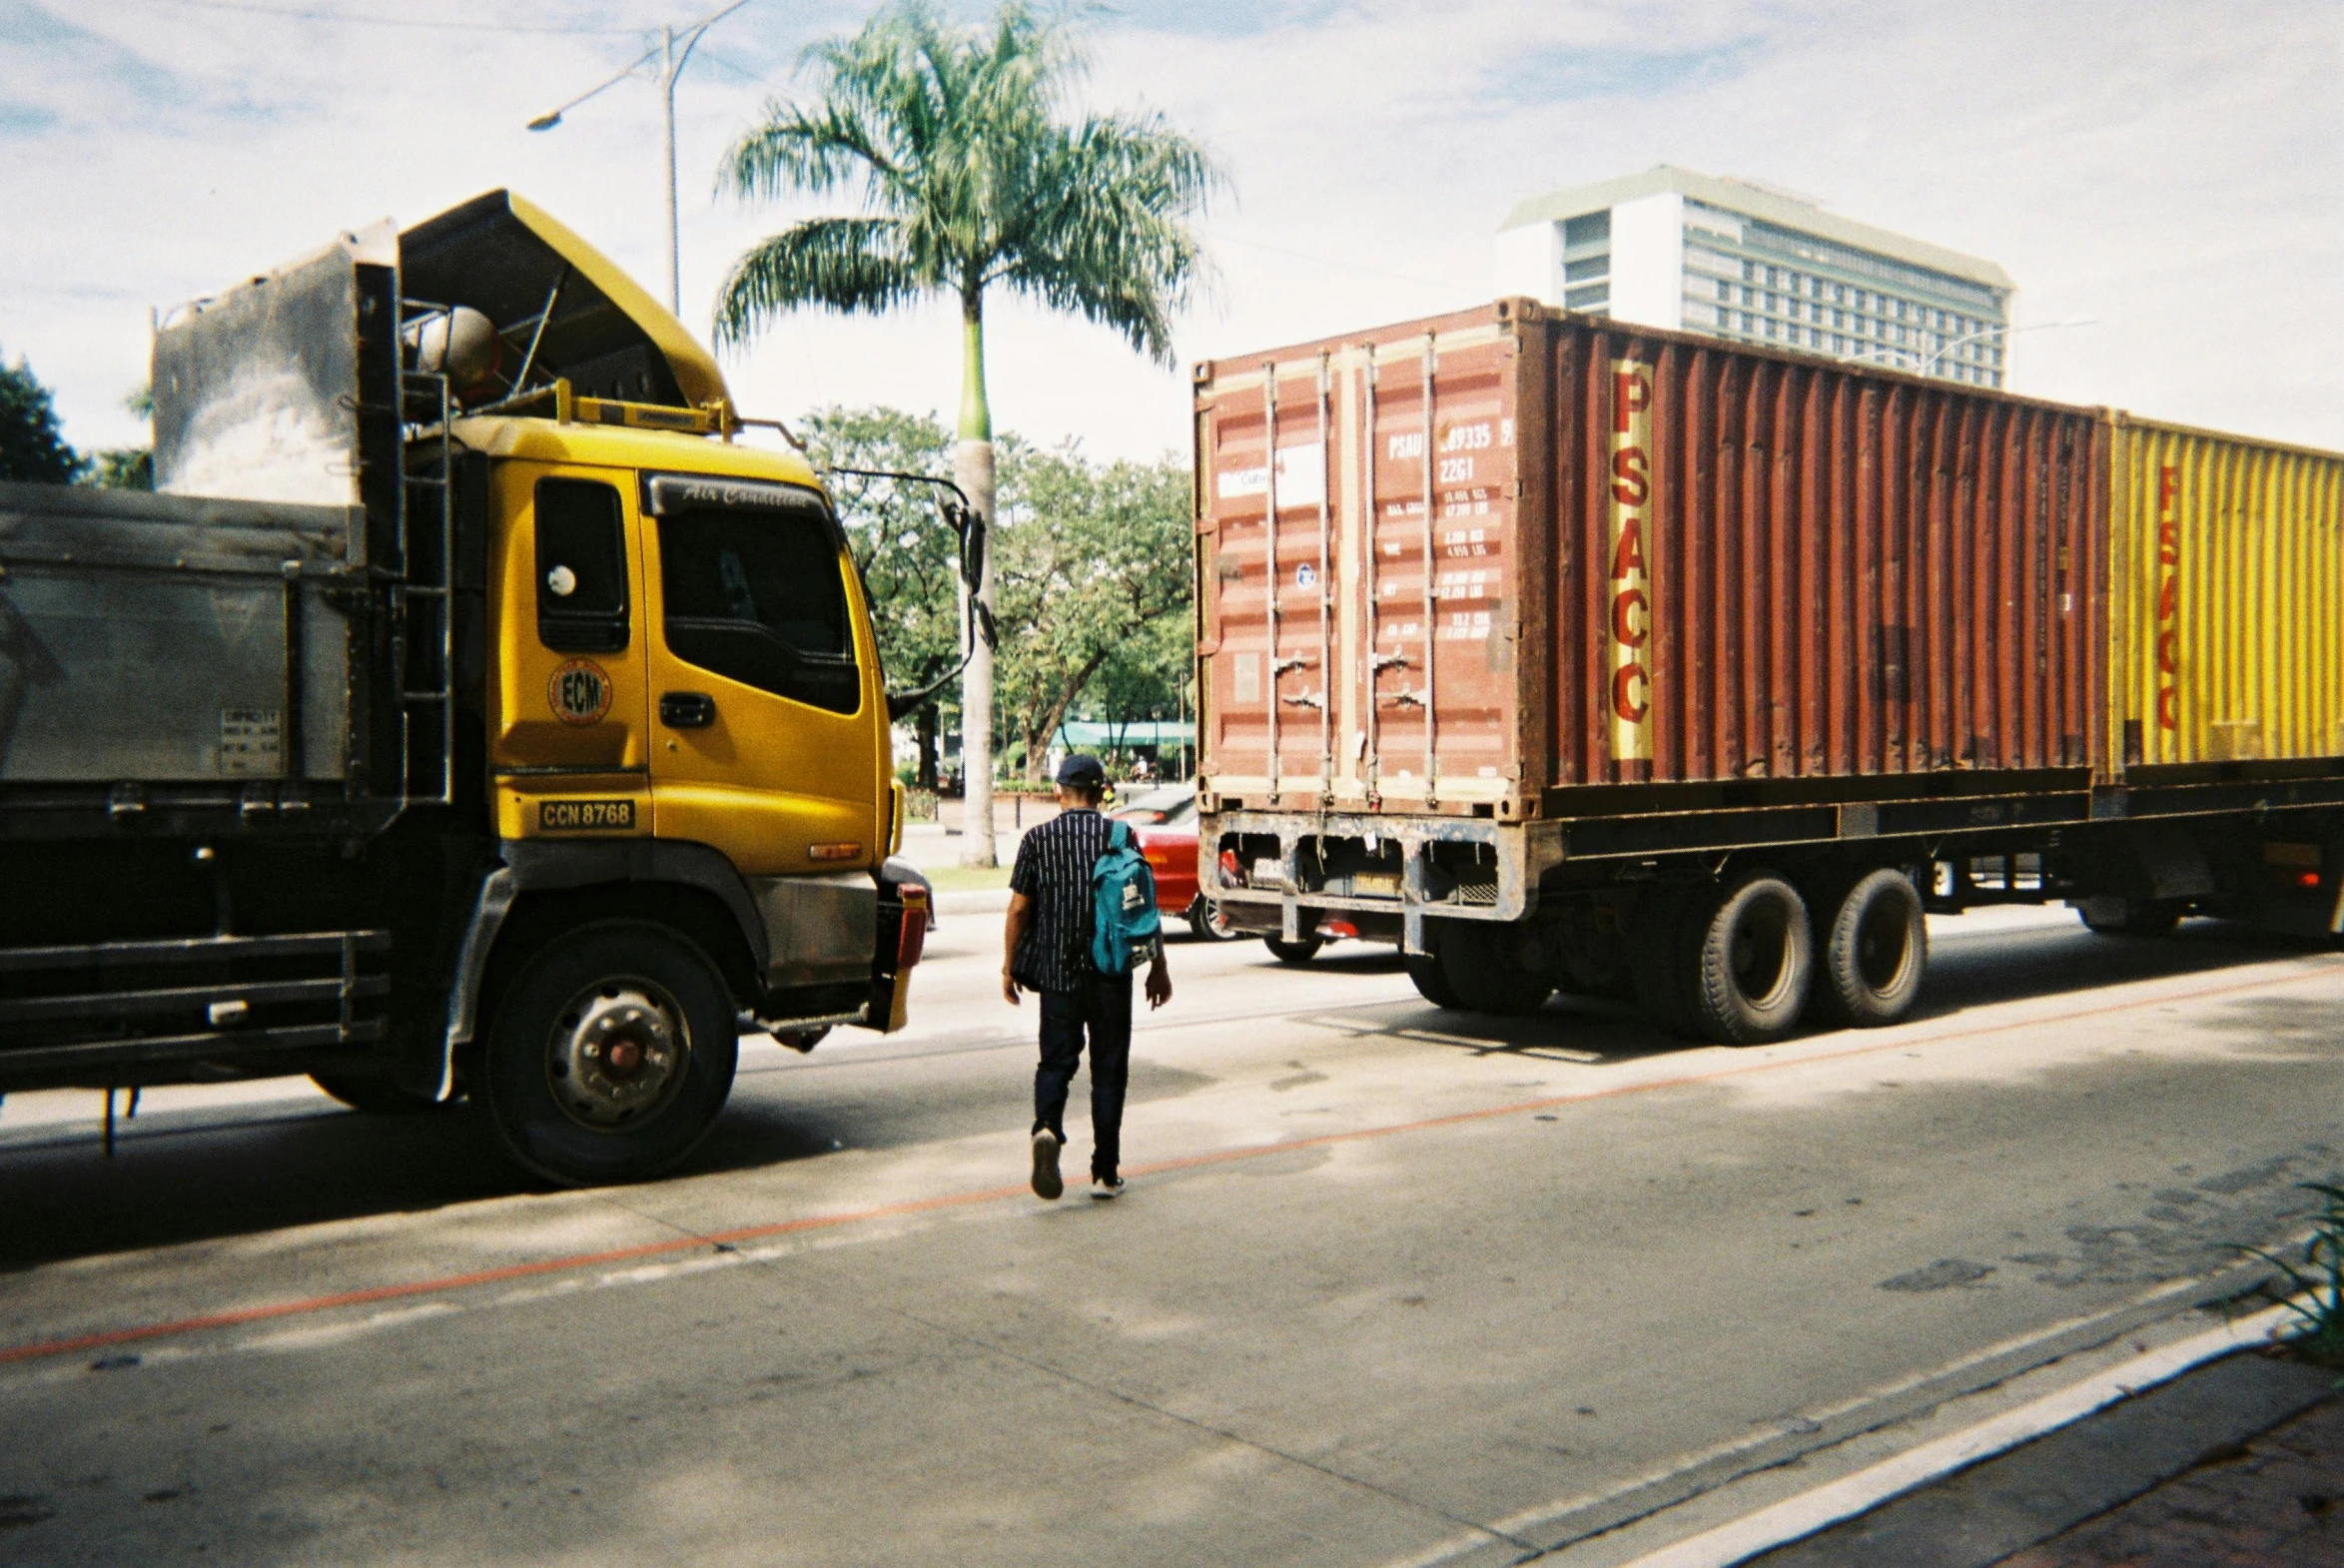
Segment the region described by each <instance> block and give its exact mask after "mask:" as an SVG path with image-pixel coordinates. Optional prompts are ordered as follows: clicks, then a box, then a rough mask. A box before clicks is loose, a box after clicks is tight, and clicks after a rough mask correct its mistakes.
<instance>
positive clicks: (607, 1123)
mask: <svg viewBox="0 0 2344 1568" xmlns="http://www.w3.org/2000/svg"><path fill="white" fill-rule="evenodd" d="M739 1053H740V1024H739V1011H738V1009H737V1008H736V1007H735V1006H734V1004H733V999H732V994H731V992H730V991H729V990H727V988H726V986H725V984H724V978H723V976H721V975H720V974H718V973H717V970H716V966H715V965H714V964H712V963H710V962H709V961H708V957H707V955H706V954H704V953H702V952H701V951H700V949H699V948H698V947H697V946H695V945H694V944H693V943H692V942H690V941H689V940H687V939H686V938H684V937H683V936H681V935H679V934H678V933H676V932H675V931H673V930H670V929H669V928H667V927H665V926H659V925H653V924H651V923H649V922H647V921H634V920H608V921H597V922H595V923H593V924H591V925H586V926H580V927H578V928H577V929H576V930H573V931H569V932H565V933H563V934H562V935H561V936H559V937H557V938H555V939H554V940H553V941H551V942H549V943H547V944H546V945H545V946H544V947H543V948H541V949H540V950H539V951H538V952H537V953H535V954H534V955H533V956H531V957H530V958H529V960H528V961H527V962H526V963H525V964H523V965H522V966H521V969H520V972H519V973H518V974H517V975H515V976H514V977H513V980H512V984H511V985H510V986H509V987H507V988H506V989H505V992H504V995H503V998H502V1000H501V1001H500V1002H499V1003H498V1005H497V1009H496V1017H495V1020H494V1022H493V1024H492V1025H491V1028H490V1033H489V1037H488V1054H487V1063H486V1068H485V1071H484V1073H483V1075H482V1077H483V1078H484V1080H485V1087H486V1089H487V1096H486V1098H487V1102H488V1111H489V1116H490V1120H491V1121H493V1122H494V1123H495V1125H496V1133H497V1136H498V1137H499V1138H500V1139H501V1140H503V1143H504V1147H505V1150H506V1152H507V1153H509V1154H510V1155H511V1156H512V1158H513V1159H514V1160H516V1161H518V1162H520V1164H522V1165H523V1166H526V1167H527V1168H528V1169H529V1170H531V1171H534V1172H536V1173H537V1174H538V1175H539V1176H545V1177H548V1178H549V1179H551V1180H554V1181H559V1182H562V1183H564V1184H566V1185H587V1184H593V1183H600V1182H610V1181H632V1180H636V1179H638V1178H640V1177H643V1176H651V1175H653V1174H655V1173H657V1172H660V1171H663V1170H665V1169H667V1168H668V1167H670V1166H672V1165H674V1164H675V1163H676V1162H678V1161H680V1160H682V1159H683V1158H684V1156H686V1155H688V1154H690V1153H691V1152H692V1148H693V1146H694V1145H696V1144H698V1143H699V1142H700V1140H701V1139H702V1138H703V1137H705V1136H706V1135H707V1132H708V1130H709V1128H710V1127H712V1126H714V1125H715V1122H716V1114H717V1113H718V1112H719V1111H721V1110H723V1109H724V1101H725V1097H726V1096H727V1095H728V1094H730V1093H731V1091H732V1075H733V1066H734V1064H735V1062H736V1061H737V1060H738V1058H739Z"/></svg>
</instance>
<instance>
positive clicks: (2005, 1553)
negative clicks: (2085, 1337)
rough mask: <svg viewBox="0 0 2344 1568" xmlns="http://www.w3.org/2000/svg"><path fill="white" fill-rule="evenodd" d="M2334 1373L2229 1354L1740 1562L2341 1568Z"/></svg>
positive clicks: (1855, 1567)
mask: <svg viewBox="0 0 2344 1568" xmlns="http://www.w3.org/2000/svg"><path fill="white" fill-rule="evenodd" d="M2337 1381H2338V1374H2337V1373H2335V1372H2333V1371H2328V1370H2323V1369H2321V1368H2318V1367H2313V1366H2307V1365H2305V1364H2303V1363H2301V1362H2297V1361H2293V1360H2288V1359H2285V1358H2283V1357H2280V1356H2277V1355H2274V1354H2271V1353H2268V1352H2262V1351H2242V1352H2239V1353H2236V1354H2231V1355H2225V1356H2223V1357H2221V1358H2220V1359H2218V1360H2213V1361H2208V1362H2206V1363H2204V1364H2202V1365H2200V1366H2198V1367H2197V1368H2195V1369H2194V1370H2192V1371H2189V1372H2187V1373H2184V1374H2183V1375H2181V1376H2179V1377H2177V1378H2174V1379H2173V1380H2172V1381H2170V1382H2167V1383H2163V1384H2161V1385H2159V1386H2156V1387H2153V1388H2149V1389H2146V1390H2143V1391H2142V1392H2140V1393H2138V1394H2136V1395H2134V1396H2133V1397H2131V1398H2129V1399H2125V1400H2123V1401H2121V1402H2119V1403H2116V1404H2112V1405H2107V1406H2105V1407H2103V1408H2101V1409H2100V1410H2098V1411H2096V1412H2094V1413H2093V1414H2091V1415H2089V1416H2086V1417H2084V1418H2083V1419H2081V1420H2078V1421H2075V1422H2073V1423H2071V1424H2069V1425H2066V1426H2063V1427H2059V1428H2057V1429H2055V1430H2053V1431H2050V1432H2046V1433H2045V1434H2044V1435H2043V1436H2041V1437H2038V1438H2036V1439H2034V1440H2033V1441H2032V1442H2028V1443H2025V1444H2023V1445H2021V1446H2019V1447H2016V1448H2012V1449H2010V1450H2008V1451H2006V1452H2003V1453H2001V1454H1998V1455H1995V1456H1994V1457H1992V1458H1989V1459H1986V1460H1984V1461H1982V1462H1980V1463H1978V1464H1974V1465H1971V1466H1969V1467H1968V1468H1966V1469H1962V1470H1959V1471H1956V1472H1954V1473H1953V1474H1952V1475H1948V1476H1946V1477H1945V1478H1943V1479H1941V1480H1938V1481H1935V1482H1932V1483H1930V1484H1929V1485H1926V1486H1923V1487H1920V1488H1918V1489H1916V1490H1914V1491H1911V1492H1907V1493H1905V1494H1903V1495H1901V1496H1898V1497H1895V1498H1892V1499H1891V1500H1889V1501H1888V1502H1886V1503H1883V1504H1881V1505H1880V1506H1879V1507H1877V1508H1874V1509H1872V1510H1871V1511H1870V1512H1868V1513H1864V1514H1860V1515H1858V1516H1856V1517H1855V1518H1852V1519H1849V1520H1846V1521H1844V1522H1843V1523H1841V1524H1838V1525H1835V1526H1833V1527H1831V1528H1830V1529H1827V1530H1823V1531H1820V1532H1818V1533H1817V1534H1814V1535H1810V1536H1807V1537H1805V1538H1804V1539H1801V1540H1797V1541H1792V1542H1790V1543H1788V1544H1786V1545H1783V1546H1779V1547H1776V1548H1774V1549H1773V1550H1771V1551H1765V1552H1761V1553H1759V1554H1758V1555H1757V1556H1755V1557H1749V1558H1745V1559H1743V1560H1742V1568H2344V1394H2339V1392H2338V1390H2337V1386H2336V1385H2337Z"/></svg>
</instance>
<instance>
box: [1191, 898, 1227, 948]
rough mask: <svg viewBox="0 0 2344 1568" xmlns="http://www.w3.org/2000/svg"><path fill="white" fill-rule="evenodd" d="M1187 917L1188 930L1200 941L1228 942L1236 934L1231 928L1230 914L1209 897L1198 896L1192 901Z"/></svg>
mask: <svg viewBox="0 0 2344 1568" xmlns="http://www.w3.org/2000/svg"><path fill="white" fill-rule="evenodd" d="M1187 918H1188V930H1189V931H1190V932H1191V933H1192V934H1193V935H1194V936H1195V938H1196V940H1197V941H1199V942H1226V941H1227V940H1228V939H1229V938H1231V937H1233V936H1235V935H1236V933H1235V932H1233V931H1231V930H1229V918H1228V916H1226V915H1224V914H1222V913H1221V912H1220V906H1219V905H1218V904H1215V903H1213V902H1212V900H1210V899H1208V898H1203V897H1198V898H1196V899H1195V900H1193V901H1192V902H1190V904H1189V905H1188V917H1187Z"/></svg>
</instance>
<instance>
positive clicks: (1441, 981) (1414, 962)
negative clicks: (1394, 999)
mask: <svg viewBox="0 0 2344 1568" xmlns="http://www.w3.org/2000/svg"><path fill="white" fill-rule="evenodd" d="M1400 967H1401V968H1402V969H1405V970H1406V971H1407V972H1408V981H1409V984H1411V985H1413V986H1414V987H1415V988H1416V994H1417V995H1418V996H1420V997H1422V998H1423V999H1424V1000H1425V1001H1427V1002H1429V1003H1431V1004H1432V1005H1433V1006H1434V1007H1436V1008H1451V1009H1458V1010H1461V1009H1463V1007H1464V1006H1465V999H1464V998H1463V997H1460V996H1458V995H1457V991H1456V988H1455V987H1454V986H1451V985H1450V984H1449V977H1448V976H1447V975H1446V974H1445V973H1443V972H1442V970H1441V967H1440V955H1439V954H1438V953H1411V954H1409V955H1408V956H1407V957H1406V958H1404V959H1402V960H1401V961H1400Z"/></svg>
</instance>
